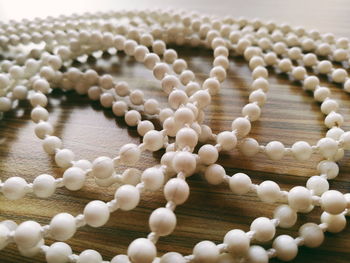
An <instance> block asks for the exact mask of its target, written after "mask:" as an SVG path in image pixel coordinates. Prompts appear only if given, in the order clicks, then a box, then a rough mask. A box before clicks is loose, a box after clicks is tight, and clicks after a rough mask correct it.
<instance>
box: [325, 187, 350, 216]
mask: <svg viewBox="0 0 350 263" xmlns="http://www.w3.org/2000/svg"><path fill="white" fill-rule="evenodd" d="M346 205H347V202H346V199H345V197H344V195H343V194H342V193H340V192H339V191H336V190H329V191H326V192H324V193H323V194H322V196H321V206H322V209H324V210H325V211H326V212H328V213H330V214H333V215H336V214H340V213H341V212H343V211H344V210H345V208H346Z"/></svg>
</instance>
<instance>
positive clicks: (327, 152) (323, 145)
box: [317, 138, 338, 158]
mask: <svg viewBox="0 0 350 263" xmlns="http://www.w3.org/2000/svg"><path fill="white" fill-rule="evenodd" d="M317 146H318V147H319V150H320V152H321V154H322V155H323V156H324V157H325V158H331V157H333V156H334V155H335V154H336V153H337V151H338V144H337V142H336V141H335V140H333V139H331V138H323V139H321V140H319V141H318V142H317Z"/></svg>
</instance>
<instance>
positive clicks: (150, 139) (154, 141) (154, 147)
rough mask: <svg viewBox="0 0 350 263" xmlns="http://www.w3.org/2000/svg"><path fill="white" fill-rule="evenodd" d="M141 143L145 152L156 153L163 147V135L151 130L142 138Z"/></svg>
mask: <svg viewBox="0 0 350 263" xmlns="http://www.w3.org/2000/svg"><path fill="white" fill-rule="evenodd" d="M143 143H144V145H145V147H146V149H147V150H149V151H152V152H154V151H158V150H159V149H161V148H162V147H163V144H164V135H163V133H162V132H159V131H155V130H151V131H148V132H147V133H146V134H145V136H144V137H143Z"/></svg>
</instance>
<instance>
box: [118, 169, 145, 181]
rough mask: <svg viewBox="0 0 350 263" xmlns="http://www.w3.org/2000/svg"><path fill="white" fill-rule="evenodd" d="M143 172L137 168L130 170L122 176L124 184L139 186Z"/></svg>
mask: <svg viewBox="0 0 350 263" xmlns="http://www.w3.org/2000/svg"><path fill="white" fill-rule="evenodd" d="M140 178H141V172H140V170H138V169H136V168H128V169H126V170H125V171H124V172H123V174H122V182H123V184H131V185H137V184H138V183H139V182H140Z"/></svg>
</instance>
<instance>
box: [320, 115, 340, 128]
mask: <svg viewBox="0 0 350 263" xmlns="http://www.w3.org/2000/svg"><path fill="white" fill-rule="evenodd" d="M343 123H344V118H343V116H342V115H341V114H339V113H337V112H331V113H329V114H328V115H327V117H326V118H325V120H324V124H325V125H326V126H327V127H328V128H332V127H334V126H341V125H343Z"/></svg>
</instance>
